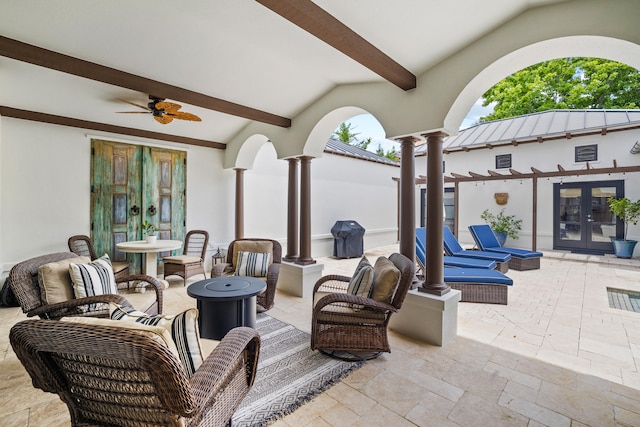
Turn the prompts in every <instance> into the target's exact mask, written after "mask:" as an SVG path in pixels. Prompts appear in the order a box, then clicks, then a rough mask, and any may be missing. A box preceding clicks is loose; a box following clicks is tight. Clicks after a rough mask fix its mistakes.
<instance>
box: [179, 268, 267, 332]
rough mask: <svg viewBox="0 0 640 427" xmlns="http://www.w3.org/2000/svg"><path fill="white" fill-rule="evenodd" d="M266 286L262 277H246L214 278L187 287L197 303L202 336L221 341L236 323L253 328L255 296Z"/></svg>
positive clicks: (254, 325) (254, 323)
mask: <svg viewBox="0 0 640 427" xmlns="http://www.w3.org/2000/svg"><path fill="white" fill-rule="evenodd" d="M266 288H267V284H266V283H265V281H264V280H262V279H259V278H257V277H248V276H228V277H214V278H213V279H206V280H200V281H199V282H196V283H193V284H192V285H189V287H187V294H188V295H189V296H190V297H193V298H195V299H196V300H197V303H198V311H199V312H200V313H199V316H198V329H199V331H200V336H201V337H202V338H209V339H214V340H221V339H222V338H223V337H224V336H225V335H226V334H227V332H229V331H230V330H231V329H233V328H236V327H238V326H248V327H250V328H254V329H255V327H256V296H257V295H258V294H260V293H262V292H264V290H265V289H266Z"/></svg>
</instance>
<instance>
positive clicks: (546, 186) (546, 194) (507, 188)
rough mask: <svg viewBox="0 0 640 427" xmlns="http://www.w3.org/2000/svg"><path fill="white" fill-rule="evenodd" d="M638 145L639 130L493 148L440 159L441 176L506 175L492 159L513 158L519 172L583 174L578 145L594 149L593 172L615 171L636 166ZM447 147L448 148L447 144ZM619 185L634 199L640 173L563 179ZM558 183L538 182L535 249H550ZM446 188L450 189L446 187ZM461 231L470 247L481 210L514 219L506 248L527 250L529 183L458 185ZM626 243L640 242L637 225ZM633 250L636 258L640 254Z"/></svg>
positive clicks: (422, 165) (421, 166)
mask: <svg viewBox="0 0 640 427" xmlns="http://www.w3.org/2000/svg"><path fill="white" fill-rule="evenodd" d="M638 140H640V130H638V129H635V130H629V131H620V132H609V133H607V134H606V135H589V136H574V137H573V138H571V139H561V140H554V141H545V142H543V143H526V144H520V145H518V146H512V145H509V146H504V147H495V148H493V149H479V150H471V151H469V152H463V151H457V152H453V153H449V154H446V155H444V156H443V158H444V160H445V175H449V176H450V175H451V173H452V172H455V173H459V174H463V175H468V173H469V172H470V171H471V172H476V173H479V174H482V175H488V172H487V171H488V170H492V171H496V172H499V173H503V174H507V175H510V173H509V171H508V169H496V167H495V157H496V155H499V154H511V160H512V168H513V169H515V170H516V171H518V172H522V173H531V167H534V168H536V169H539V170H541V171H543V172H553V171H557V170H558V164H559V165H561V166H562V167H564V168H565V169H567V170H577V169H586V164H585V163H584V162H580V163H575V161H574V159H575V147H576V146H581V145H591V144H597V145H598V160H597V161H595V162H589V164H590V165H591V166H592V167H593V168H610V167H613V161H614V160H616V161H617V164H618V166H637V165H640V155H639V154H635V155H633V154H630V153H629V150H630V149H631V147H632V146H633V144H634V143H635V142H636V141H638ZM445 145H446V144H445ZM416 174H418V175H425V174H426V157H424V156H421V157H417V158H416ZM608 180H623V181H624V182H625V186H624V188H625V196H626V197H629V198H630V199H632V200H636V199H639V198H640V185H639V184H638V183H640V173H628V174H624V175H623V174H622V173H618V174H611V175H608V174H604V175H603V174H598V175H582V176H575V175H573V176H566V177H562V182H591V181H608ZM559 182H561V178H560V177H556V178H549V179H547V178H541V179H538V230H537V249H539V250H545V249H547V250H550V249H552V248H553V184H554V183H559ZM445 187H453V183H446V184H445ZM459 191H460V194H459V203H460V204H459V208H458V214H459V228H458V233H459V234H458V238H459V240H460V242H461V243H462V244H473V239H472V237H471V235H470V233H469V231H468V229H467V226H469V225H472V224H483V223H484V221H482V219H481V218H480V214H481V213H482V211H483V210H485V209H489V210H490V211H492V212H495V213H497V212H499V211H500V209H502V208H505V213H507V214H515V215H517V216H518V217H519V218H521V219H522V220H523V222H522V231H521V232H520V238H519V239H518V240H512V239H509V240H507V243H506V244H507V245H508V246H513V247H522V248H529V249H530V248H531V243H532V206H533V197H532V180H531V179H523V180H518V179H514V180H506V181H503V180H497V181H484V182H482V181H478V182H462V183H460V184H459ZM502 192H506V193H509V200H508V203H507V204H506V205H504V206H500V205H498V204H497V203H496V202H495V199H494V193H502ZM628 238H630V239H640V224H638V225H637V226H633V225H632V226H630V228H629V236H628ZM639 250H640V248H636V251H635V256H637V255H638V254H640V252H639Z"/></svg>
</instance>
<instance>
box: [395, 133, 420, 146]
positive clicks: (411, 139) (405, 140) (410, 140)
mask: <svg viewBox="0 0 640 427" xmlns="http://www.w3.org/2000/svg"><path fill="white" fill-rule="evenodd" d="M396 141H398V142H400V143H401V144H402V145H406V144H411V145H413V146H415V145H418V144H420V142H422V140H421V139H420V138H418V137H417V136H413V135H409V136H401V137H400V138H396Z"/></svg>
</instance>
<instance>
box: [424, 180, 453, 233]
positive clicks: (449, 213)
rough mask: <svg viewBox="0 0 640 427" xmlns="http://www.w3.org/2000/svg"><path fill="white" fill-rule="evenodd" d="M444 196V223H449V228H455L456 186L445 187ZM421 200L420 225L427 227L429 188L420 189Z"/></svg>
mask: <svg viewBox="0 0 640 427" xmlns="http://www.w3.org/2000/svg"><path fill="white" fill-rule="evenodd" d="M443 196H444V198H443V200H442V204H443V205H444V206H443V208H444V225H448V226H449V228H450V229H452V230H453V229H454V225H455V220H456V218H455V212H456V210H455V208H456V206H455V201H456V193H455V188H453V187H445V189H444V195H443ZM420 202H421V204H420V227H425V223H426V215H427V190H426V189H425V188H422V189H420Z"/></svg>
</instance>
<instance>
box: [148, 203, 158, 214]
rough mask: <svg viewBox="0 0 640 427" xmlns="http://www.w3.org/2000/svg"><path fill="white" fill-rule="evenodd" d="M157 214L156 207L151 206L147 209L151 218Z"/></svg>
mask: <svg viewBox="0 0 640 427" xmlns="http://www.w3.org/2000/svg"><path fill="white" fill-rule="evenodd" d="M156 212H157V210H156V207H155V206H153V205H151V206H149V208H148V209H147V213H148V214H149V215H150V216H154V215H155V214H156Z"/></svg>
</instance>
